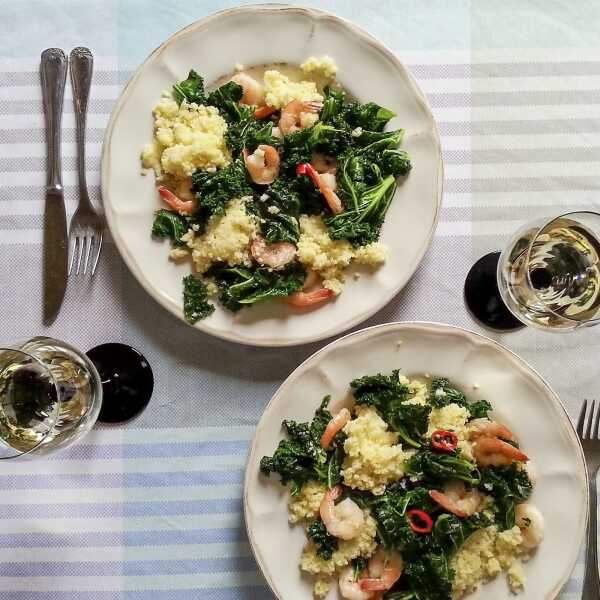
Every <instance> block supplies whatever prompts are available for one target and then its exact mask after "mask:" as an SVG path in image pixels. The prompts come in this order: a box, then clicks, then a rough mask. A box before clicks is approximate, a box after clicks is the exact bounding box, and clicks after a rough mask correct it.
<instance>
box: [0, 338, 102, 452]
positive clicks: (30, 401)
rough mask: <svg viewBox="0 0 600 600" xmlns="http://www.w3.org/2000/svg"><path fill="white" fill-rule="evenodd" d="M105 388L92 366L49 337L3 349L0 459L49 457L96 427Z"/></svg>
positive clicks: (71, 347) (0, 381)
mask: <svg viewBox="0 0 600 600" xmlns="http://www.w3.org/2000/svg"><path fill="white" fill-rule="evenodd" d="M101 404H102V384H101V382H100V377H99V376H98V372H97V371H96V368H95V367H94V365H93V364H92V362H91V361H90V360H89V359H88V358H87V357H86V356H85V354H82V353H81V352H79V351H78V350H77V349H76V348H74V347H73V346H71V345H69V344H67V343H65V342H60V341H58V340H54V339H52V338H47V337H36V338H33V339H31V340H27V341H25V342H21V343H16V344H10V345H7V346H6V347H3V348H0V459H6V458H16V457H18V456H23V455H33V454H35V455H41V454H48V453H49V452H52V451H54V450H58V449H59V448H64V447H65V446H67V445H70V444H72V443H74V442H75V441H77V440H78V439H80V438H81V437H82V436H83V435H85V434H86V433H87V432H88V431H89V430H90V429H91V428H92V426H93V425H94V423H95V422H96V420H97V418H98V414H99V413H100V407H101Z"/></svg>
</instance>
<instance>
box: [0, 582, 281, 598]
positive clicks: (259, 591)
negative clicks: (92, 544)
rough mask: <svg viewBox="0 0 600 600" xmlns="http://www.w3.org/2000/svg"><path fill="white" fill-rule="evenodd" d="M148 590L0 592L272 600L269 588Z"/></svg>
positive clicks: (25, 595)
mask: <svg viewBox="0 0 600 600" xmlns="http://www.w3.org/2000/svg"><path fill="white" fill-rule="evenodd" d="M199 592H200V591H199V590H198V589H188V590H144V591H140V592H0V600H197V599H198V598H202V600H257V599H259V598H260V599H261V600H268V599H269V598H272V597H273V595H272V594H271V591H270V590H269V588H268V587H267V586H258V585H256V586H243V587H224V588H202V590H201V593H200V594H199Z"/></svg>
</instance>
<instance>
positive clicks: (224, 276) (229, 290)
mask: <svg viewBox="0 0 600 600" xmlns="http://www.w3.org/2000/svg"><path fill="white" fill-rule="evenodd" d="M206 276H207V277H212V278H214V280H215V283H216V284H217V286H218V287H219V290H220V294H219V301H220V302H221V304H222V305H223V306H224V307H225V308H228V309H229V310H231V311H234V312H236V311H238V310H240V309H241V308H243V307H244V306H247V305H249V304H254V303H255V302H259V301H261V300H266V299H267V298H275V297H282V296H289V295H290V294H293V293H294V292H296V291H298V290H299V289H301V288H302V286H303V285H304V280H305V279H306V271H305V270H304V269H303V268H302V267H301V266H300V265H297V264H293V265H291V266H289V267H287V268H285V269H284V270H281V271H275V270H272V269H269V268H267V267H255V266H254V267H245V266H242V265H237V266H234V267H230V266H228V265H226V264H224V263H215V264H214V265H213V266H212V267H211V268H210V269H209V270H208V271H207V272H206Z"/></svg>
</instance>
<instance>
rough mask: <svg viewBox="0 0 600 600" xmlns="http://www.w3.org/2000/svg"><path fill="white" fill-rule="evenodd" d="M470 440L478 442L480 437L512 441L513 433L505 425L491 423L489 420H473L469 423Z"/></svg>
mask: <svg viewBox="0 0 600 600" xmlns="http://www.w3.org/2000/svg"><path fill="white" fill-rule="evenodd" d="M469 429H470V431H469V439H471V440H476V439H478V438H480V437H491V438H503V439H505V440H512V439H513V433H512V431H511V430H510V429H509V428H508V427H506V426H505V425H501V424H500V423H496V421H490V420H489V419H473V420H472V421H471V422H470V423H469Z"/></svg>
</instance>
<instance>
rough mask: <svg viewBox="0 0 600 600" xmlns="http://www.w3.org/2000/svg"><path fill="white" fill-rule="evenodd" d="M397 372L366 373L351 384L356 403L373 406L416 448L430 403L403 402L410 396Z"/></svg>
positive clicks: (425, 425)
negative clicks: (382, 373) (389, 373)
mask: <svg viewBox="0 0 600 600" xmlns="http://www.w3.org/2000/svg"><path fill="white" fill-rule="evenodd" d="M398 375H399V371H393V372H392V374H391V375H381V374H379V375H368V376H366V377H361V378H360V379H355V380H354V381H352V382H351V383H350V387H351V388H352V390H353V391H354V396H355V398H356V403H357V404H367V405H369V406H374V407H375V408H376V409H377V410H378V411H379V413H380V414H381V417H382V418H383V420H384V421H385V422H386V423H388V425H389V426H390V429H392V430H393V431H396V432H397V433H398V434H399V435H400V438H401V439H402V440H403V441H404V442H405V443H406V444H408V445H409V446H412V447H413V448H419V447H420V446H421V443H422V439H421V438H422V437H423V436H424V435H425V433H427V427H428V422H429V413H430V412H431V406H429V405H427V404H406V400H408V399H409V398H410V391H409V389H408V386H407V385H404V384H401V383H400V381H399V379H398Z"/></svg>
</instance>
